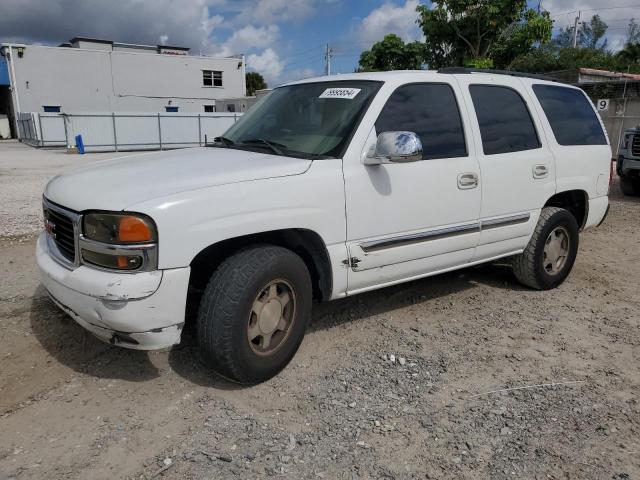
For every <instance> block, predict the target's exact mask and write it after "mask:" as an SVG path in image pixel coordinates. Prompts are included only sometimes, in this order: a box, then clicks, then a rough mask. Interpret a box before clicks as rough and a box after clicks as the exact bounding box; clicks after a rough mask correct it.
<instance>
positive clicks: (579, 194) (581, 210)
mask: <svg viewBox="0 0 640 480" xmlns="http://www.w3.org/2000/svg"><path fill="white" fill-rule="evenodd" d="M544 206H545V207H559V208H564V209H565V210H568V211H569V212H570V213H571V214H572V215H573V216H574V218H575V219H576V222H577V223H578V226H579V227H580V230H582V229H583V228H584V226H585V224H586V223H587V218H588V217H589V194H588V193H587V192H585V191H584V190H565V191H564V192H558V193H556V194H555V195H553V196H552V197H550V198H549V199H548V200H547V202H546V203H545V204H544Z"/></svg>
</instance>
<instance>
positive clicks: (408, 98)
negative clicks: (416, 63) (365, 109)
mask: <svg viewBox="0 0 640 480" xmlns="http://www.w3.org/2000/svg"><path fill="white" fill-rule="evenodd" d="M401 130H404V131H409V132H414V133H416V134H417V135H418V136H419V137H420V140H421V141H422V158H423V159H434V158H451V157H466V156H467V147H466V143H465V141H464V132H463V130H462V120H461V119H460V111H459V110H458V104H457V102H456V97H455V95H454V93H453V90H452V89H451V87H450V86H449V85H446V84H442V83H415V84H410V85H404V86H402V87H399V88H398V89H397V90H396V91H394V92H393V93H392V94H391V97H389V100H387V103H386V104H385V106H384V108H383V109H382V112H381V113H380V116H379V117H378V120H377V121H376V132H377V133H378V134H380V133H382V132H389V131H401Z"/></svg>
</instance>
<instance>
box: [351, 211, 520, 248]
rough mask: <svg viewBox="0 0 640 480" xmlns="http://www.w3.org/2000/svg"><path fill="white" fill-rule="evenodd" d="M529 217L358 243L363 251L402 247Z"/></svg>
mask: <svg viewBox="0 0 640 480" xmlns="http://www.w3.org/2000/svg"><path fill="white" fill-rule="evenodd" d="M530 218H531V214H530V213H522V214H517V215H510V216H508V217H502V218H494V219H491V220H483V221H481V222H474V223H466V224H464V225H459V226H456V227H447V228H440V229H437V230H430V231H428V232H419V233H411V234H408V235H399V236H396V237H390V238H383V239H380V240H371V241H369V242H363V243H361V244H359V246H360V248H361V249H362V251H363V252H365V253H371V252H376V251H378V250H386V249H387V248H395V247H402V246H405V245H411V244H414V243H422V242H429V241H432V240H439V239H441V238H447V237H453V236H457V235H466V234H469V233H479V232H481V231H482V230H489V229H492V228H499V227H508V226H511V225H517V224H519V223H526V222H528V221H529V219H530Z"/></svg>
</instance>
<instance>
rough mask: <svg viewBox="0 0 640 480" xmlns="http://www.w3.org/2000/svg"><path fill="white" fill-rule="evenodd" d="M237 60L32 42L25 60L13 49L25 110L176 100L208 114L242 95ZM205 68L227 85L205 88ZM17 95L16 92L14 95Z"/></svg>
mask: <svg viewBox="0 0 640 480" xmlns="http://www.w3.org/2000/svg"><path fill="white" fill-rule="evenodd" d="M241 61H242V60H240V59H238V58H210V57H196V56H186V55H163V54H158V53H131V52H125V51H100V50H87V49H80V48H68V47H45V46H40V45H27V46H26V47H24V53H23V56H22V58H20V57H19V56H18V54H17V51H16V48H13V52H12V54H11V62H12V63H13V66H14V71H15V79H14V83H15V86H16V87H17V95H18V96H19V101H20V111H21V112H42V111H43V108H42V107H43V105H60V106H61V108H62V111H63V112H64V111H67V112H75V111H83V112H91V111H101V112H104V111H115V112H127V111H135V112H164V111H165V106H166V105H168V104H169V101H171V105H172V106H178V107H179V112H204V108H203V105H207V104H208V105H211V104H212V103H214V100H215V99H216V98H228V97H234V96H243V95H244V94H245V91H244V85H245V83H244V75H245V66H244V64H243V65H242V67H241V68H238V64H239V63H240V62H241ZM202 70H220V71H222V72H223V87H204V86H203V85H202ZM14 95H15V94H14Z"/></svg>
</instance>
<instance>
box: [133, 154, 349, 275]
mask: <svg viewBox="0 0 640 480" xmlns="http://www.w3.org/2000/svg"><path fill="white" fill-rule="evenodd" d="M344 202H345V199H344V182H343V178H342V162H341V160H316V161H314V162H313V163H312V165H311V167H310V168H309V170H307V172H306V173H304V174H301V175H296V176H288V177H277V178H269V179H262V180H254V181H248V182H242V183H234V184H228V185H220V186H216V187H209V188H203V189H199V190H195V191H190V192H183V193H179V194H175V195H171V196H167V197H163V198H161V199H154V200H150V201H147V202H142V203H139V204H136V205H133V206H131V207H129V208H130V209H132V210H135V211H138V212H141V213H145V214H147V215H149V216H151V218H153V219H154V221H155V222H156V225H157V226H158V239H159V242H158V245H159V256H158V266H159V268H161V269H166V268H180V267H185V266H188V265H189V264H190V263H191V261H192V260H193V258H194V257H195V256H196V255H197V254H198V253H199V252H200V251H202V250H203V249H205V248H206V247H208V246H210V245H213V244H215V243H218V242H220V241H223V240H226V239H230V238H236V237H241V236H245V235H251V234H256V233H262V232H268V231H272V230H281V229H290V228H300V229H307V230H311V231H314V232H316V233H317V234H318V235H320V237H321V238H322V240H323V241H324V242H325V245H326V246H327V249H328V250H329V251H330V252H331V251H335V248H336V246H339V245H340V244H342V245H344V242H345V234H346V220H345V203H344ZM345 258H346V257H345Z"/></svg>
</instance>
